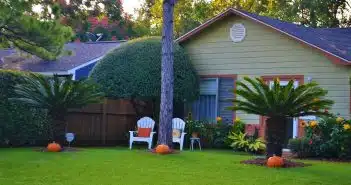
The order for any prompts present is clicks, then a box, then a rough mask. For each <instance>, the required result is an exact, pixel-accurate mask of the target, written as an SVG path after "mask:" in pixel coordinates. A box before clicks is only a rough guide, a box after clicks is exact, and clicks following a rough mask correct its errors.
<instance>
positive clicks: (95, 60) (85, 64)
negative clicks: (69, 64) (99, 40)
mask: <svg viewBox="0 0 351 185" xmlns="http://www.w3.org/2000/svg"><path fill="white" fill-rule="evenodd" d="M104 56H105V55H103V56H101V57H98V58H95V59H93V60H90V61H89V62H86V63H84V64H81V65H79V66H77V67H75V68H72V69H70V70H68V71H69V72H71V71H76V70H77V69H80V68H83V67H85V66H88V65H90V64H92V63H94V62H97V61H99V60H101V59H102V58H104Z"/></svg>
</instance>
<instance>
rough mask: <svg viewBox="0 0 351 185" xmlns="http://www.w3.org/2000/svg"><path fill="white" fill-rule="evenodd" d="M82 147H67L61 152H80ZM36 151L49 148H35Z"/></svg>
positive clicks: (44, 150) (45, 150) (43, 150)
mask: <svg viewBox="0 0 351 185" xmlns="http://www.w3.org/2000/svg"><path fill="white" fill-rule="evenodd" d="M81 150H82V149H79V148H73V147H65V148H63V149H62V150H61V152H79V151H81ZM34 151H37V152H48V149H46V148H35V149H34Z"/></svg>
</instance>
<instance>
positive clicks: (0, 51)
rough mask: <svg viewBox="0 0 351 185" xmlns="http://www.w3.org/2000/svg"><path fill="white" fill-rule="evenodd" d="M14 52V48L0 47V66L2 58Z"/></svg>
mask: <svg viewBox="0 0 351 185" xmlns="http://www.w3.org/2000/svg"><path fill="white" fill-rule="evenodd" d="M13 53H15V50H14V49H0V66H1V64H2V63H3V62H4V60H3V58H4V57H6V56H9V55H12V54H13Z"/></svg>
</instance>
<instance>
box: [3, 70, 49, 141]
mask: <svg viewBox="0 0 351 185" xmlns="http://www.w3.org/2000/svg"><path fill="white" fill-rule="evenodd" d="M24 75H26V73H22V72H15V71H9V70H0V82H1V83H0V145H12V146H19V145H26V144H31V145H33V144H42V143H46V142H47V138H48V137H47V136H48V133H47V127H48V121H47V120H48V119H47V116H46V112H45V111H43V110H40V109H33V108H30V107H28V106H25V105H23V104H20V103H12V102H9V100H8V98H10V97H12V96H13V95H14V86H15V85H16V84H19V83H22V82H23V76H24Z"/></svg>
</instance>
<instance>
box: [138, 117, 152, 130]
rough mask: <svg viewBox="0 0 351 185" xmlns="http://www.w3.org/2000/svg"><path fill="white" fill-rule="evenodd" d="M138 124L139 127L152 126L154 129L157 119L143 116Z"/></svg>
mask: <svg viewBox="0 0 351 185" xmlns="http://www.w3.org/2000/svg"><path fill="white" fill-rule="evenodd" d="M137 125H138V128H151V130H154V127H155V121H154V120H153V119H151V118H149V117H143V118H141V119H139V120H138V122H137Z"/></svg>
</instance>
